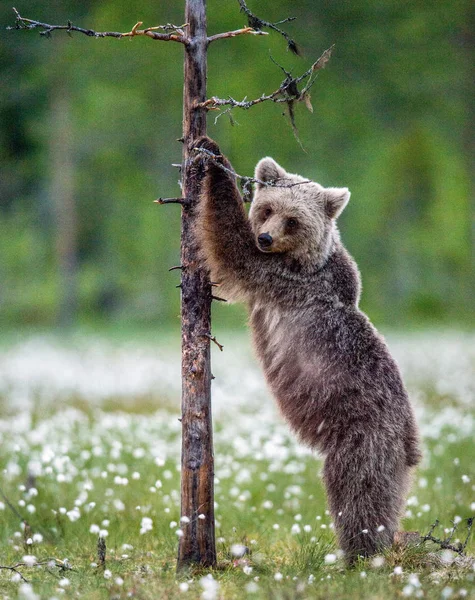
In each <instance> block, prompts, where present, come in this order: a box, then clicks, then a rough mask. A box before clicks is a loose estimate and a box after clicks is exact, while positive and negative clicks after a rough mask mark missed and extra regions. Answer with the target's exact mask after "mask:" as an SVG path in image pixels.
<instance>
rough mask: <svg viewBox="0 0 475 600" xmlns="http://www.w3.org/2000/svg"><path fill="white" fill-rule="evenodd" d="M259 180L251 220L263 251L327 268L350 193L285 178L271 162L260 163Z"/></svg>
mask: <svg viewBox="0 0 475 600" xmlns="http://www.w3.org/2000/svg"><path fill="white" fill-rule="evenodd" d="M255 177H256V179H258V180H259V181H260V182H262V183H258V184H257V187H256V190H255V193H254V198H253V201H252V204H251V209H250V211H249V220H250V222H251V227H252V230H253V232H254V235H255V239H256V246H257V247H258V248H259V250H261V251H262V252H277V253H285V254H287V255H289V256H291V257H292V258H295V259H296V260H298V261H299V262H301V263H307V264H311V265H321V264H323V263H324V262H325V260H326V258H327V257H328V255H329V253H330V248H331V245H332V242H333V240H334V239H336V238H337V236H338V233H337V229H336V225H335V220H336V218H337V217H338V216H339V215H340V214H341V212H342V210H343V209H344V208H345V206H346V204H347V203H348V200H349V199H350V192H349V191H348V188H324V187H322V186H321V185H320V184H318V183H316V182H314V181H309V180H308V179H305V178H304V177H300V175H294V174H292V173H287V171H285V169H283V168H282V167H281V166H280V165H278V164H277V163H276V162H275V160H273V159H272V158H269V157H267V158H263V159H262V160H260V161H259V162H258V163H257V166H256V171H255ZM266 184H267V185H266ZM268 184H272V185H268Z"/></svg>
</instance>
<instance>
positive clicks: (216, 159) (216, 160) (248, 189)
mask: <svg viewBox="0 0 475 600" xmlns="http://www.w3.org/2000/svg"><path fill="white" fill-rule="evenodd" d="M194 151H195V152H198V153H200V154H203V155H205V157H206V158H207V159H208V160H211V161H212V162H213V164H215V165H216V166H217V167H219V168H220V169H221V170H222V171H225V172H226V173H228V174H229V175H232V176H233V177H236V179H239V180H240V182H241V189H242V191H243V200H244V202H251V196H252V184H253V183H254V184H255V183H257V184H258V185H262V186H264V187H279V188H292V187H295V186H296V185H304V184H307V183H313V181H311V180H310V179H306V180H304V181H297V182H292V183H285V182H286V181H287V182H288V181H289V180H288V179H277V180H276V181H271V180H270V181H262V179H257V178H256V177H248V176H245V175H239V173H236V171H233V170H232V169H228V167H226V166H225V165H223V163H222V162H220V159H221V158H222V157H221V156H217V155H216V154H213V152H211V150H208V149H207V148H194Z"/></svg>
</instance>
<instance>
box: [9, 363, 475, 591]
mask: <svg viewBox="0 0 475 600" xmlns="http://www.w3.org/2000/svg"><path fill="white" fill-rule="evenodd" d="M111 360H112V359H111ZM230 368H232V369H239V368H240V365H237V364H233V365H232V366H231V367H230ZM242 368H243V369H244V368H247V365H246V364H245V363H243V365H242ZM218 372H219V371H218ZM1 377H2V374H1V372H0V380H1ZM243 385H244V384H243ZM424 385H425V384H424ZM0 389H2V388H1V387H0ZM226 389H227V388H226V385H224V390H225V391H226ZM431 389H432V387H431ZM1 393H2V395H3V397H4V400H5V403H6V401H7V400H8V398H9V395H11V396H13V395H14V394H15V393H19V392H18V390H16V389H15V386H14V385H13V384H10V387H9V388H8V389H7V388H6V387H5V388H3V391H2V392H1ZM24 393H26V392H24ZM234 393H235V392H234V391H232V390H231V388H229V394H230V396H232V397H233V398H234V396H233V394H234ZM239 393H242V394H249V392H248V391H246V389H244V388H243V389H241V390H240V392H239ZM431 393H432V396H430V397H426V399H425V403H426V404H425V411H426V413H427V414H426V415H425V416H424V417H423V418H424V419H427V423H429V425H427V424H426V425H425V426H424V427H423V431H425V432H426V433H427V434H426V436H425V443H424V445H425V459H424V462H423V464H422V465H421V467H420V468H419V470H418V472H417V474H416V475H415V478H414V485H413V489H412V490H411V493H410V495H409V501H408V506H407V510H408V511H409V512H408V513H407V516H406V518H405V519H404V521H403V528H404V529H405V530H408V531H413V530H414V531H420V532H423V533H424V532H427V531H428V530H429V528H430V525H431V524H432V522H433V521H434V520H435V519H436V518H438V519H440V521H441V526H440V527H439V528H438V529H437V530H436V532H435V534H437V535H438V536H439V537H444V536H445V535H446V534H444V531H443V529H444V527H445V528H450V527H451V520H452V519H453V518H455V517H460V518H461V519H462V521H461V522H460V523H459V525H458V530H457V531H456V533H455V535H454V539H456V538H457V539H460V540H463V539H464V538H465V531H466V522H465V521H464V520H465V519H467V518H469V517H471V516H472V513H473V512H474V511H473V502H474V500H475V493H474V489H475V488H474V484H475V471H474V460H473V459H474V457H473V431H472V430H471V429H470V428H469V427H467V428H465V429H464V430H462V429H461V428H460V426H458V425H457V424H456V423H451V422H446V423H443V424H440V423H439V424H438V425H435V423H436V420H434V421H433V423H434V425H432V426H431V425H430V423H431V421H430V419H431V418H432V416H429V415H435V416H437V414H438V411H440V406H441V403H442V398H443V396H442V395H441V396H437V395H436V394H435V392H433V391H432V392H431ZM443 393H444V394H445V395H447V390H444V392H443ZM42 394H43V396H44V395H45V394H46V399H45V398H44V397H42V400H41V402H40V401H39V400H38V403H37V404H35V403H33V405H32V406H30V407H29V408H28V409H24V410H23V409H22V410H21V411H19V412H18V413H17V414H12V411H11V408H9V409H8V410H7V409H5V411H4V413H3V414H4V417H3V419H1V420H0V466H1V468H2V469H3V476H2V479H1V482H0V487H1V489H2V493H3V494H4V495H5V497H6V498H7V499H8V501H9V502H10V503H11V504H12V505H13V507H14V510H11V509H10V508H9V506H8V504H7V502H6V500H5V498H3V499H0V500H1V501H2V502H3V510H0V565H2V566H10V565H14V564H16V563H18V562H23V557H24V556H26V555H33V556H35V557H36V558H37V560H38V561H45V560H52V561H53V563H52V564H51V565H50V566H48V565H43V566H40V567H39V566H22V567H19V569H18V571H19V572H21V574H22V576H23V577H24V578H25V579H27V580H28V583H29V584H30V585H31V586H32V587H31V589H30V588H27V587H25V583H24V582H22V581H14V580H12V576H14V575H15V574H14V573H13V572H11V571H9V570H0V598H1V597H3V598H5V599H6V598H9V599H13V598H17V597H18V598H23V599H27V598H30V599H32V598H85V599H96V598H98V599H99V598H117V599H121V598H124V599H125V598H137V599H144V600H145V599H156V598H170V599H172V598H185V599H186V598H190V599H192V598H204V599H206V598H214V597H215V598H225V599H228V598H229V599H234V598H236V599H238V598H255V599H270V598H272V599H273V598H276V599H282V600H291V599H294V598H301V599H307V598H322V599H327V598H335V599H346V598H348V599H359V598H361V599H365V600H366V599H373V598H374V599H380V598H381V599H384V600H387V599H389V598H403V597H423V598H462V597H474V595H475V571H474V566H473V562H474V561H473V559H471V560H470V559H465V561H462V562H460V561H455V562H453V561H452V559H453V557H449V556H447V555H446V554H444V553H441V552H440V551H439V552H438V553H437V555H435V554H434V552H437V551H438V550H439V549H438V548H437V547H435V546H434V545H431V544H430V543H426V544H424V545H418V546H415V547H407V548H394V549H391V550H389V551H388V552H386V554H385V556H384V557H382V559H381V560H380V563H382V564H374V561H372V560H368V561H361V562H360V563H359V564H358V565H356V567H355V568H353V569H351V570H348V569H346V568H345V566H344V564H343V561H342V560H341V558H340V557H339V555H338V551H337V547H336V542H335V537H334V533H333V530H332V526H331V518H330V516H329V515H328V514H327V513H326V502H325V496H324V490H323V488H322V484H321V481H320V476H319V471H320V470H321V466H322V463H321V461H320V460H319V459H318V458H317V457H315V456H312V455H311V454H310V453H308V452H307V451H305V450H303V449H302V448H300V447H299V446H298V445H297V444H296V443H295V442H294V440H293V439H292V436H291V435H290V433H289V432H288V430H287V427H286V426H285V424H283V423H282V422H281V421H280V420H279V419H278V417H276V415H275V413H272V412H269V413H267V412H266V411H267V409H266V408H265V406H264V405H261V403H260V401H259V402H256V401H254V399H253V398H252V397H251V395H250V394H249V398H250V399H249V400H248V401H246V402H243V404H242V405H241V406H240V407H238V408H232V407H230V408H229V413H230V415H231V416H232V418H229V416H227V415H226V414H224V415H223V414H222V413H221V412H220V411H219V410H218V409H219V407H218V409H217V416H216V423H215V430H216V433H215V442H216V448H215V458H216V476H217V481H216V502H217V507H216V519H217V540H218V542H217V547H218V567H217V568H216V569H214V570H205V569H199V568H196V569H190V571H188V572H186V573H181V574H180V575H179V576H177V574H176V570H175V567H176V554H177V540H178V537H177V529H179V525H178V523H179V520H180V510H179V471H178V466H179V465H178V460H179V438H180V424H179V423H178V420H177V416H178V415H177V404H175V405H173V403H172V402H171V400H170V397H173V393H170V397H169V396H168V395H167V397H166V401H165V402H164V403H163V406H162V407H161V408H160V410H159V411H157V405H158V403H159V398H158V397H157V396H153V395H150V396H149V397H148V399H147V397H146V396H143V395H142V396H140V397H139V398H138V404H137V405H135V406H134V405H133V404H132V405H131V409H130V410H127V411H126V410H124V407H125V406H126V404H127V403H126V402H123V401H122V400H123V398H122V399H121V402H119V403H118V404H117V403H116V404H114V398H112V397H110V398H106V399H105V400H104V402H102V403H100V405H98V403H97V402H96V403H94V402H91V403H89V404H88V402H87V398H82V397H80V396H78V395H77V392H74V393H72V392H68V391H67V390H59V389H56V388H54V386H53V384H51V387H50V388H49V390H48V391H47V392H42ZM19 398H21V394H20V393H19ZM133 400H134V399H133V398H131V399H130V401H131V402H132V401H133ZM40 406H41V408H39V407H40ZM269 406H271V403H270V400H269ZM431 407H437V408H436V409H435V412H434V410H433V409H432V408H431ZM269 410H270V409H269ZM454 410H458V411H460V414H463V418H465V419H468V420H470V419H471V420H472V421H471V422H473V411H472V409H471V408H469V407H468V406H464V407H458V408H454ZM430 411H432V412H430ZM457 414H459V413H457ZM434 418H435V417H434ZM431 427H434V428H435V427H437V428H438V429H437V430H436V431H434V430H431ZM431 431H432V432H433V435H429V434H430V433H431ZM137 474H138V475H137ZM126 480H127V481H126ZM158 481H159V482H160V483H157V482H158ZM31 486H33V489H34V490H36V491H37V494H36V492H31V490H30V491H28V488H30V487H31ZM76 505H77V508H78V510H79V515H78V518H77V519H75V514H76V513H75V511H74V507H75V506H76ZM20 516H21V517H22V518H23V519H26V520H27V521H28V523H29V527H30V529H28V530H27V531H26V532H25V531H23V529H22V526H21V520H20ZM144 517H146V518H147V517H149V518H151V519H152V522H153V528H152V529H151V530H150V531H147V532H145V533H142V534H141V533H140V528H141V522H142V519H143V518H144ZM94 525H96V526H98V527H99V528H100V529H104V530H107V537H106V544H107V555H106V565H105V569H106V570H104V567H100V566H99V567H98V566H95V564H94V563H97V560H98V559H97V540H98V535H97V533H94V532H93V533H91V532H90V529H91V526H94ZM184 526H186V525H184ZM93 531H94V527H93ZM34 534H40V535H41V536H42V541H38V542H34V543H33V544H28V543H27V539H28V538H30V537H33V536H34ZM34 539H38V537H36V538H34ZM236 544H240V545H244V546H246V547H247V548H248V550H249V552H248V553H246V554H245V555H244V557H243V558H239V557H237V556H234V555H233V546H235V545H236ZM474 551H475V544H474V542H473V539H472V540H471V541H470V542H469V545H468V547H467V553H468V554H469V555H473V553H474ZM332 555H336V560H334V561H332V560H331V559H332ZM65 559H68V562H67V564H66V566H64V561H65ZM444 561H445V562H444ZM61 565H63V566H61ZM69 567H70V568H69ZM398 567H400V568H402V574H397V573H398V572H399V569H396V573H395V572H394V570H395V568H398ZM209 575H211V576H212V577H213V581H214V582H217V583H213V581H211V583H210V581H209V580H206V579H205V580H204V579H203V578H205V577H206V576H209ZM17 578H18V576H16V577H15V576H14V577H13V579H17ZM65 580H67V581H65ZM180 585H181V586H182V588H183V587H187V588H188V589H187V590H186V591H185V590H184V589H182V588H180ZM214 585H217V586H219V587H217V590H216V591H215V595H214V596H213V593H212V589H208V588H207V587H206V586H208V587H209V586H211V587H213V586H214ZM204 586H205V587H204ZM206 590H207V591H206ZM35 594H36V595H35ZM203 594H204V595H203ZM206 594H208V595H206Z"/></svg>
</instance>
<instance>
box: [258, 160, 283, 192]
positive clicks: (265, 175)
mask: <svg viewBox="0 0 475 600" xmlns="http://www.w3.org/2000/svg"><path fill="white" fill-rule="evenodd" d="M286 175H287V173H286V171H285V169H283V168H282V167H281V166H280V165H278V164H277V163H276V162H275V160H274V159H273V158H271V157H270V156H266V157H265V158H261V160H260V161H259V162H258V163H257V165H256V170H255V173H254V177H255V178H256V179H260V180H261V181H266V182H267V181H277V180H278V179H284V178H285V176H286ZM262 187H264V186H263V185H261V184H260V183H258V184H257V189H261V188H262Z"/></svg>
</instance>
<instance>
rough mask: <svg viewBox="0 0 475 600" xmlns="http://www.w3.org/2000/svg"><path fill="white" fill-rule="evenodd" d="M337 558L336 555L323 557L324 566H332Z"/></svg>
mask: <svg viewBox="0 0 475 600" xmlns="http://www.w3.org/2000/svg"><path fill="white" fill-rule="evenodd" d="M336 559H337V556H336V554H327V555H326V556H325V564H326V565H332V564H333V563H335V562H336Z"/></svg>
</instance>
